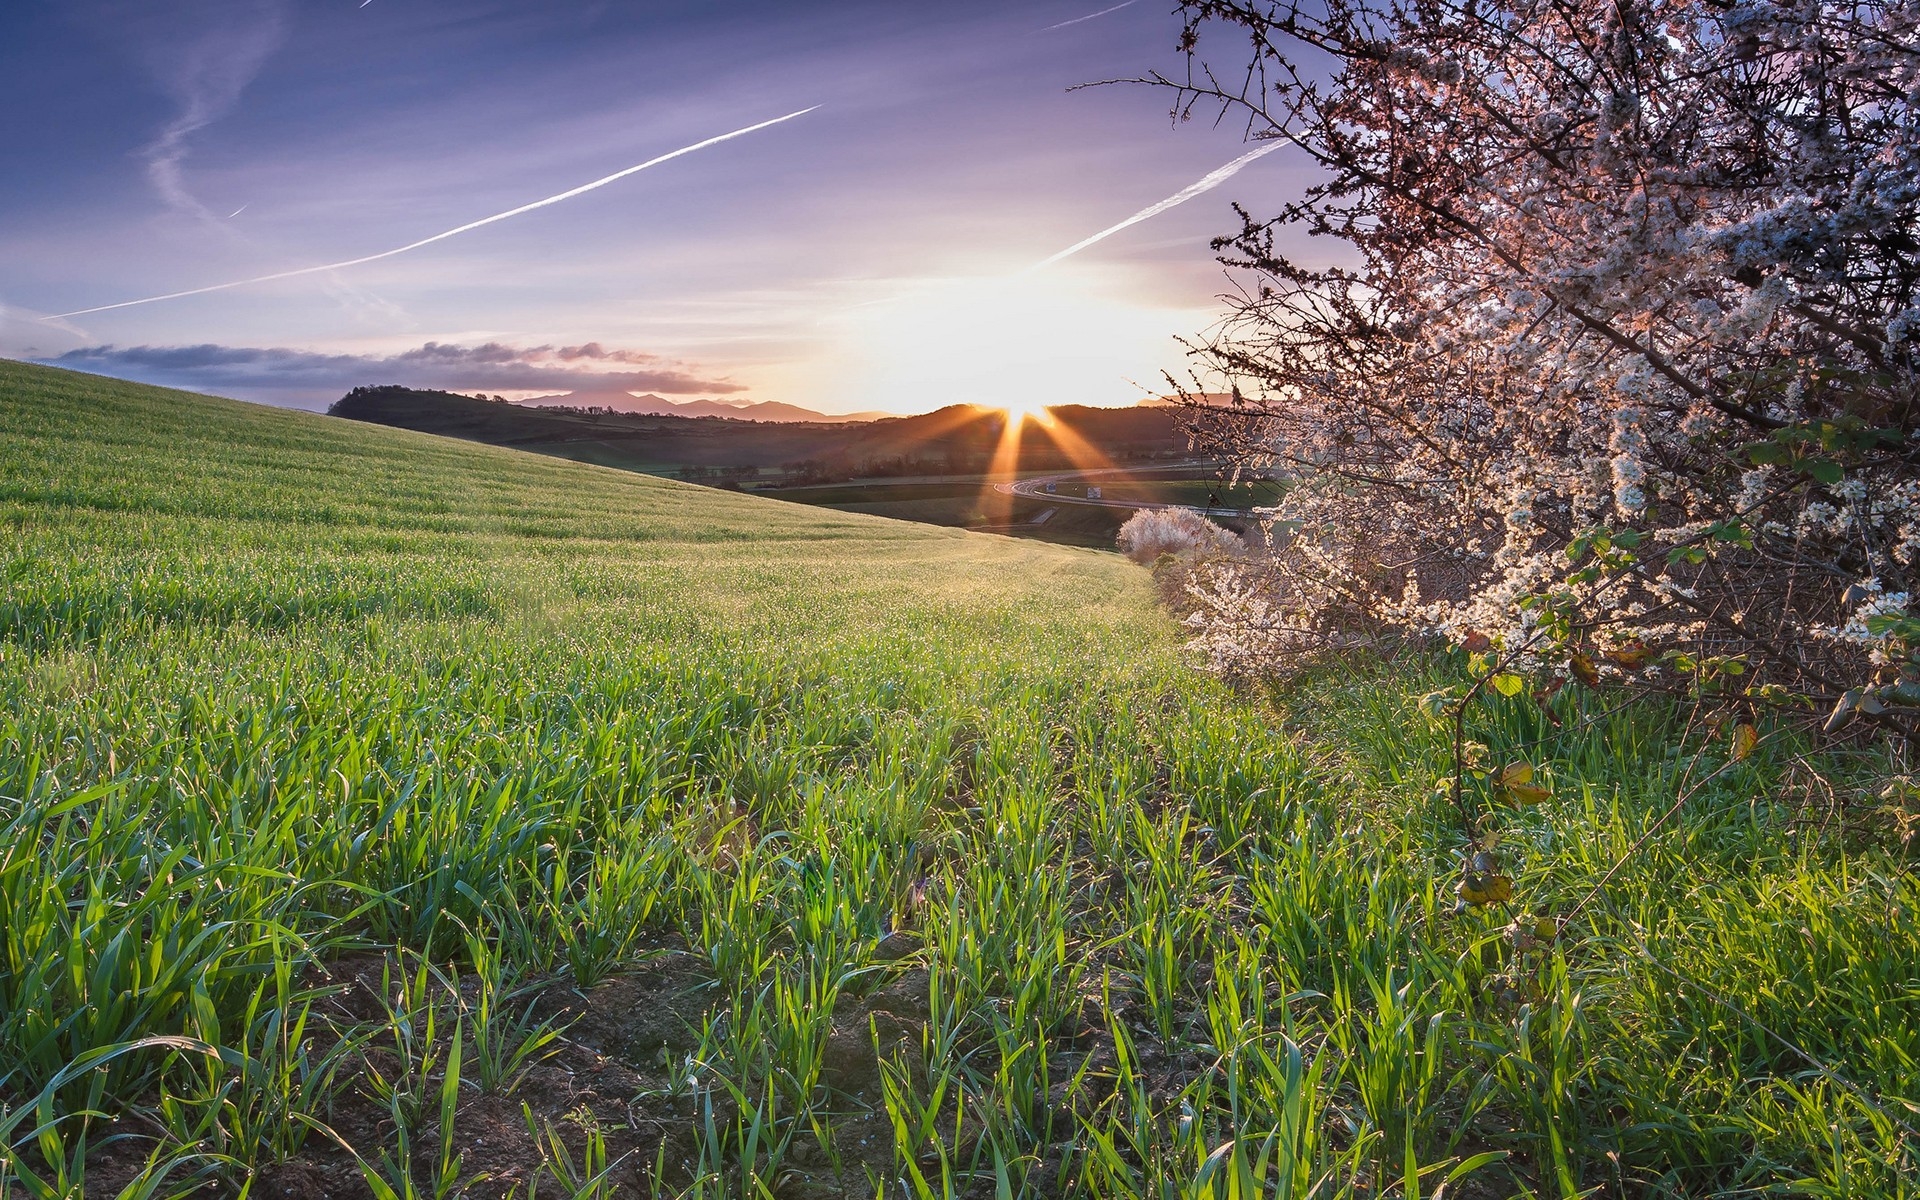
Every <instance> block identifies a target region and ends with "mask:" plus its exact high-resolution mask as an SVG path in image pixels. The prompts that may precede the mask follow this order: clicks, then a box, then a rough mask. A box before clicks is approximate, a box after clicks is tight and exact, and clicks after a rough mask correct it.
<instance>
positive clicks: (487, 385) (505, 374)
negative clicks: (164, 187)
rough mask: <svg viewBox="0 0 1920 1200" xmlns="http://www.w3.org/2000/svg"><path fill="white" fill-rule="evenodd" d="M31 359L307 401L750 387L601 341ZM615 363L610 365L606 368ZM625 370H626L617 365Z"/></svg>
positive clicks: (174, 350) (78, 353) (161, 349)
mask: <svg viewBox="0 0 1920 1200" xmlns="http://www.w3.org/2000/svg"><path fill="white" fill-rule="evenodd" d="M36 361H39V362H43V363H47V364H49V365H51V366H56V367H70V368H72V369H74V370H77V371H90V372H93V373H95V374H100V375H112V376H115V377H117V378H122V379H133V380H138V381H139V382H142V383H157V384H165V385H167V386H169V387H181V388H188V389H191V390H194V391H202V392H213V393H215V394H218V395H226V396H237V397H239V398H241V399H246V400H265V401H267V402H269V403H276V404H291V405H295V406H299V407H313V406H315V405H320V404H325V403H327V402H329V401H332V400H337V399H338V398H339V397H340V396H341V395H342V394H343V393H345V392H346V391H347V390H348V389H350V388H354V387H359V386H362V385H367V384H386V383H398V384H405V385H408V386H411V387H424V388H440V389H445V390H448V391H456V392H523V391H541V392H567V391H579V390H588V391H646V392H661V393H664V394H667V395H709V396H713V395H730V394H733V393H736V392H742V391H745V390H746V388H745V387H744V386H743V385H741V384H737V383H734V382H732V381H730V380H726V379H709V378H704V377H702V376H700V375H698V374H695V373H693V372H692V371H691V370H690V369H689V368H688V367H687V366H686V365H685V364H682V363H677V362H674V361H673V360H670V359H666V358H662V357H661V356H659V355H654V354H647V353H643V352H641V351H635V350H621V349H609V348H607V347H604V346H602V345H600V344H599V343H598V342H587V343H585V344H584V345H579V346H555V345H542V346H512V345H508V344H507V343H505V342H483V343H481V344H479V345H476V346H461V345H455V344H453V343H448V342H427V343H425V344H424V345H420V346H416V347H414V348H413V349H411V350H403V351H401V352H399V353H397V354H387V355H375V354H324V353H321V352H318V351H313V350H297V349H290V348H286V347H254V346H219V345H213V344H211V343H208V344H204V345H198V346H124V347H123V346H87V347H83V348H81V349H78V350H69V351H67V352H66V353H65V354H61V355H58V356H56V357H52V358H42V359H37V360H36ZM609 367H611V368H612V369H609ZM622 368H624V369H622Z"/></svg>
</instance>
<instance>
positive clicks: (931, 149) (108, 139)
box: [0, 0, 1309, 412]
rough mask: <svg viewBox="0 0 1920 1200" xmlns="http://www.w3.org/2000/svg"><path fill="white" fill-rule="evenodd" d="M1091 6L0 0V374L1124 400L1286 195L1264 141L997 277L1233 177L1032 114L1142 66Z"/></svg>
mask: <svg viewBox="0 0 1920 1200" xmlns="http://www.w3.org/2000/svg"><path fill="white" fill-rule="evenodd" d="M1106 7H1108V5H1106V4H1103V3H1101V2H1100V0H1026V2H1023V3H997V2H992V0H976V2H971V3H958V4H941V5H935V4H902V3H897V2H886V3H804V2H790V3H781V4H776V3H733V4H719V3H691V2H689V3H651V2H650V3H612V2H606V0H547V2H543V3H540V4H526V3H508V2H496V3H485V2H480V0H461V2H455V0H368V3H366V4H365V5H364V6H362V5H361V4H360V2H359V0H305V2H302V3H293V2H291V0H191V2H189V0H112V2H100V0H10V2H9V3H7V4H5V5H0V111H3V112H5V113H6V114H7V117H6V119H5V121H4V122H0V153H4V155H5V161H6V162H7V164H8V169H7V170H6V171H5V172H4V173H0V355H7V356H13V357H31V358H38V359H42V360H48V361H56V362H61V363H63V364H65V365H72V366H77V367H80V368H82V369H85V370H92V371H99V372H102V373H106V374H112V375H120V376H124V377H127V378H135V379H142V380H148V381H151V382H158V383H166V384H170V385H173V386H179V387H188V388H194V389H198V390H203V391H210V392H217V393H220V394H223V395H231V396H239V397H243V398H247V399H257V400H268V401H272V402H275V403H285V404H298V405H303V406H307V407H319V406H323V405H325V404H326V403H327V402H328V401H330V400H332V399H334V398H336V397H337V396H338V395H339V394H340V393H341V392H343V391H345V390H346V389H347V388H348V387H351V386H354V385H356V384H363V383H388V382H400V383H409V384H414V385H418V386H438V387H447V388H452V389H454V390H460V391H487V392H505V393H508V394H530V393H535V392H546V391H564V390H568V389H569V388H571V387H575V386H586V387H593V388H602V387H606V386H620V387H627V388H629V389H630V390H637V391H653V392H660V393H662V394H667V395H672V396H674V397H676V398H680V399H688V398H693V397H697V396H719V395H725V396H729V397H732V398H743V397H744V398H752V399H762V400H782V401H786V402H789V403H795V404H802V405H806V406H808V407H812V408H816V409H820V410H823V411H831V412H844V411H853V410H861V409H875V408H880V409H890V410H893V411H901V412H911V411H922V410H925V409H929V408H933V407H937V406H938V405H941V404H946V403H952V402H955V401H958V400H974V401H978V402H981V403H1014V404H1021V405H1030V404H1033V403H1037V402H1038V403H1061V402H1083V403H1105V404H1127V403H1132V402H1134V401H1135V400H1138V399H1140V398H1141V397H1142V396H1144V395H1147V394H1148V393H1149V392H1150V391H1155V390H1159V388H1158V384H1159V379H1158V373H1159V372H1160V371H1161V370H1163V369H1177V368H1179V366H1180V364H1181V361H1182V360H1181V354H1180V352H1179V348H1178V346H1177V345H1176V344H1175V342H1174V340H1173V339H1174V337H1175V336H1176V335H1180V334H1191V333H1193V332H1195V331H1197V330H1199V329H1201V328H1203V327H1204V326H1205V325H1207V324H1208V323H1209V322H1210V320H1211V319H1212V318H1213V317H1214V316H1215V314H1216V313H1217V311H1218V309H1219V305H1218V304H1217V302H1216V301H1215V300H1214V297H1215V295H1216V294H1217V293H1219V292H1221V291H1223V290H1225V288H1226V286H1227V280H1226V278H1225V277H1224V275H1223V274H1222V273H1221V270H1220V268H1219V267H1218V266H1217V265H1216V264H1215V263H1214V262H1213V261H1212V256H1211V253H1210V251H1209V250H1208V249H1207V245H1206V243H1207V239H1208V238H1209V237H1211V236H1212V235H1215V234H1218V233H1223V232H1227V231H1228V230H1229V229H1230V228H1231V227H1232V225H1233V218H1232V215H1231V213H1230V211H1229V208H1228V204H1229V201H1230V200H1232V199H1240V200H1243V201H1250V202H1252V203H1253V204H1255V205H1256V206H1257V207H1262V208H1267V207H1271V206H1272V205H1274V204H1275V203H1276V202H1278V201H1280V200H1283V199H1285V198H1287V197H1290V196H1292V195H1295V194H1297V193H1298V191H1299V190H1300V187H1301V186H1302V184H1303V182H1304V179H1305V174H1304V173H1305V172H1306V171H1307V170H1308V169H1309V168H1308V167H1306V166H1305V165H1304V163H1303V161H1302V158H1301V156H1300V155H1299V154H1298V152H1296V151H1294V150H1292V149H1290V148H1282V149H1279V150H1277V151H1275V152H1274V153H1271V154H1268V155H1265V156H1264V157H1261V158H1260V159H1259V160H1258V161H1255V162H1251V163H1249V164H1248V165H1247V166H1246V167H1245V168H1244V170H1243V171H1242V172H1241V173H1240V174H1239V175H1237V176H1236V177H1235V178H1233V179H1232V180H1231V181H1229V182H1227V183H1225V184H1224V185H1223V186H1221V187H1219V188H1218V189H1217V190H1213V191H1210V192H1208V193H1206V194H1204V195H1200V196H1197V197H1195V198H1194V199H1192V200H1191V201H1190V202H1188V203H1186V204H1184V205H1181V206H1179V207H1176V208H1172V209H1170V210H1168V211H1165V212H1163V213H1160V214H1158V215H1156V216H1153V217H1152V218H1150V219H1148V220H1145V221H1142V222H1140V223H1138V224H1136V225H1133V226H1131V227H1129V228H1127V229H1125V230H1123V231H1121V232H1119V233H1116V234H1115V235H1113V236H1112V237H1110V238H1107V239H1105V240H1102V241H1099V242H1097V243H1095V244H1093V245H1089V246H1087V247H1086V248H1084V249H1082V250H1080V251H1078V252H1076V253H1074V254H1073V255H1071V256H1069V257H1066V258H1064V259H1061V260H1060V261H1058V262H1054V263H1051V264H1049V265H1047V266H1045V267H1044V268H1042V269H1039V270H1029V268H1032V267H1034V266H1035V264H1038V263H1040V262H1042V261H1043V260H1046V259H1048V258H1049V257H1050V256H1053V255H1055V254H1057V253H1059V252H1060V251H1062V250H1064V249H1066V248H1068V247H1070V246H1073V245H1074V244H1075V243H1078V242H1080V241H1082V240H1083V239H1085V238H1087V237H1088V236H1089V235H1092V234H1095V233H1097V232H1099V231H1101V230H1103V229H1106V228H1108V227H1110V226H1112V225H1114V224H1116V223H1118V222H1121V221H1123V220H1125V219H1126V218H1127V217H1129V216H1130V215H1132V214H1134V213H1137V212H1139V211H1140V210H1142V209H1144V208H1146V207H1148V206H1150V205H1153V204H1155V203H1156V202H1158V201H1161V200H1164V199H1166V198H1167V197H1169V196H1171V195H1173V194H1175V193H1177V192H1179V191H1180V190H1181V189H1183V188H1186V187H1188V186H1189V185H1191V184H1193V183H1194V182H1195V181H1196V180H1199V179H1200V178H1202V177H1203V176H1205V175H1207V174H1208V173H1209V172H1212V171H1214V170H1216V169H1218V168H1220V167H1221V166H1222V165H1223V164H1226V163H1228V162H1230V161H1232V160H1234V159H1236V158H1238V157H1240V156H1241V155H1242V154H1244V153H1246V152H1247V150H1248V149H1249V147H1248V146H1247V145H1246V144H1244V143H1243V142H1242V141H1241V138H1240V132H1241V130H1240V128H1239V127H1238V126H1234V125H1226V126H1222V127H1218V128H1216V127H1214V126H1212V125H1211V124H1209V123H1208V122H1205V121H1194V122H1191V123H1188V124H1185V125H1180V126H1177V127H1176V126H1174V125H1173V124H1172V123H1170V122H1169V120H1168V117H1167V106H1168V103H1169V100H1170V97H1169V96H1167V95H1165V94H1163V93H1158V92H1155V91H1152V90H1150V89H1146V88H1141V87H1106V88H1093V89H1086V90H1081V91H1074V92H1069V91H1068V90H1067V89H1068V88H1069V87H1070V86H1071V85H1074V84H1078V83H1084V82H1088V81H1092V80H1098V79H1103V78H1109V77H1116V76H1129V75H1136V74H1140V73H1142V72H1144V71H1147V70H1149V69H1151V68H1154V67H1160V68H1163V69H1173V68H1176V67H1177V66H1178V58H1177V56H1176V55H1175V53H1174V50H1173V44H1174V41H1175V38H1176V36H1177V34H1178V32H1179V25H1178V22H1177V20H1176V19H1175V18H1173V17H1172V16H1171V15H1170V14H1169V8H1170V5H1169V4H1168V3H1167V0H1135V2H1134V3H1131V4H1126V5H1122V6H1121V7H1119V8H1117V9H1115V10H1114V11H1110V12H1105V13H1102V14H1101V15H1098V16H1093V15H1091V14H1094V13H1097V12H1099V11H1100V10H1101V9H1103V8H1106ZM1080 18H1086V19H1080ZM1063 23H1064V24H1063ZM1050 26H1052V28H1049V27H1050ZM814 105H817V106H819V107H818V108H817V109H815V110H814V111H812V112H809V113H807V114H805V115H803V116H799V117H795V118H794V119H792V120H789V121H785V122H783V123H780V124H778V125H774V126H771V127H769V128H766V129H762V130H759V131H757V132H753V133H749V134H745V135H743V136H740V137H737V138H734V139H732V140H729V141H725V142H722V143H719V144H715V145H712V146H709V147H706V148H704V149H701V150H697V151H694V152H691V153H688V154H686V155H683V156H681V157H678V158H675V159H673V160H672V161H670V162H665V163H661V164H660V165H658V166H655V167H652V168H650V169H648V170H646V171H643V172H640V173H637V174H634V175H631V176H628V177H626V178H623V179H619V180H617V181H614V182H612V183H609V184H607V185H606V186H604V187H601V188H598V189H596V190H593V191H590V192H587V193H584V194H581V195H578V196H575V197H573V198H571V199H567V200H564V201H561V202H558V203H555V204H552V205H549V206H547V207H543V208H539V209H536V210H533V211H529V212H526V213H523V214H521V215H518V216H514V217H511V218H509V219H506V220H502V221H498V222H496V223H493V224H489V225H486V226H484V227H481V228H476V229H473V230H470V231H468V232H465V233H462V234H459V235H458V236H455V237H450V238H447V239H445V240H442V241H437V242H434V243H432V244H431V245H426V246H422V247H420V248H418V249H415V250H412V251H409V252H408V253H405V254H400V255H396V256H393V257H389V258H382V259H379V260H378V261H374V262H368V263H363V264H360V265H357V266H350V267H343V268H341V269H338V270H334V271H326V272H317V273H311V274H306V275H301V276H297V277H293V278H287V279H280V280H275V281H270V282H264V283H258V284H253V285H249V286H245V287H238V288H232V289H227V290H222V291H215V292H210V293H207V294H203V295H195V296H186V297H181V298H177V299H170V300H163V301H158V302H154V303H148V304H137V305H132V306H129V307H124V308H114V309H110V310H107V311H101V312H93V313H87V314H85V315H80V316H73V317H69V318H66V319H64V320H56V321H47V320H42V319H41V318H42V317H45V316H47V315H49V314H57V313H66V312H72V311H74V310H78V309H89V308H95V307H97V306H102V305H113V304H118V303H121V302H124V301H130V300H138V299H142V298H145V297H150V296H155V295H160V294H163V293H170V292H178V291H184V290H190V289H194V288H200V287H206V286H209V285H215V284H222V283H227V282H231V281H235V280H242V279H250V278H253V277H256V276H261V275H267V274H274V273H279V272H284V271H290V270H296V269H299V268H303V267H309V266H313V265H317V264H324V263H333V262H341V261H344V260H348V259H354V258H360V257H363V256H367V255H374V254H379V253H380V252H383V251H387V250H391V249H394V248H396V247H399V246H403V245H407V244H409V243H413V242H417V241H420V240H421V239H423V238H429V237H431V236H433V235H435V234H438V233H441V232H444V231H447V230H450V229H454V228H456V227H459V226H462V225H466V224H468V223H470V222H474V221H477V220H479V219H481V218H484V217H488V216H491V215H493V214H496V213H501V212H504V211H507V210H510V209H514V208H517V207H519V206H522V205H526V204H529V203H530V202H533V201H537V200H541V199H543V198H546V197H549V196H552V195H554V194H556V193H560V192H563V191H566V190H568V189H571V188H574V187H577V186H579V185H581V184H585V183H588V182H590V181H593V180H596V179H600V178H602V177H604V176H607V175H610V174H612V173H614V172H617V171H621V170H623V169H624V168H627V167H631V166H634V165H636V164H638V163H641V162H643V161H645V160H647V159H650V158H654V157H656V156H658V155H661V154H664V153H667V152H670V151H673V150H677V149H680V148H681V147H685V146H688V145H690V144H693V143H697V142H700V141H703V140H705V139H708V138H712V137H715V136H716V135H720V134H725V133H728V132H730V131H733V130H737V129H741V128H743V127H745V126H749V125H753V124H756V123H758V122H762V121H767V120H770V119H772V118H775V117H780V116H782V115H784V114H787V113H791V112H794V111H795V110H798V109H802V108H807V107H809V106H814ZM603 375H604V376H608V378H605V379H602V378H598V377H599V376H603Z"/></svg>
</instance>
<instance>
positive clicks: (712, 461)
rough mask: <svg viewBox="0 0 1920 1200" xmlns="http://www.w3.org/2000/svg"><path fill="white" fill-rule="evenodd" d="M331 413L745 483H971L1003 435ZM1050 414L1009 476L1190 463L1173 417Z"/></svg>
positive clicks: (411, 397)
mask: <svg viewBox="0 0 1920 1200" xmlns="http://www.w3.org/2000/svg"><path fill="white" fill-rule="evenodd" d="M330 411H331V412H332V413H333V414H334V415H336V416H342V417H348V418H350V419H352V420H356V421H368V422H374V423H378V424H382V425H392V426H396V427H398V428H403V429H413V430H417V431H420V432H424V433H438V434H445V435H447V436H450V437H459V438H466V439H469V440H472V441H481V442H488V443H491V444H494V445H503V446H514V447H516V448H519V449H524V450H533V451H537V452H539V453H543V454H553V455H557V456H560V457H563V458H572V459H577V460H580V461H585V462H595V463H600V464H603V465H606V466H616V467H624V468H627V469H629V470H639V471H651V472H656V473H669V472H671V471H673V470H676V469H682V468H685V467H700V468H708V469H719V470H723V471H733V472H735V473H737V474H740V475H742V476H746V477H751V476H754V475H756V474H758V473H761V472H764V473H767V474H769V475H782V474H792V473H796V472H797V473H801V474H804V475H807V476H808V477H809V478H815V479H823V478H829V477H831V478H850V477H853V476H857V475H868V474H881V475H926V474H942V475H956V474H979V473H981V472H983V471H985V470H987V469H988V467H989V466H991V465H993V464H994V462H995V454H996V451H997V450H998V448H999V446H1000V443H1001V440H1002V437H1003V436H1004V433H1005V429H1006V414H1005V413H1003V412H1001V411H999V410H997V409H987V408H975V407H967V406H956V407H952V408H944V409H941V410H939V411H937V412H932V413H928V414H925V415H924V416H917V417H896V418H890V419H887V420H880V421H833V422H804V421H778V422H775V421H751V420H737V419H732V418H723V417H706V418H694V417H686V416H678V415H664V416H662V415H649V414H638V413H630V412H613V411H608V410H571V409H562V408H529V407H524V406H521V405H511V404H501V403H497V402H492V401H485V400H476V399H474V398H472V397H469V396H460V395H455V394H452V393H447V392H427V391H418V390H413V389H408V388H358V389H355V390H354V391H353V392H352V393H349V394H348V395H347V396H346V397H344V398H343V399H342V400H340V401H339V402H338V403H337V404H335V405H334V406H333V408H332V409H331V410H330ZM1053 416H1054V419H1055V420H1057V421H1058V422H1059V424H1060V425H1061V426H1062V427H1064V429H1065V430H1066V431H1067V434H1066V435H1064V436H1062V437H1056V436H1055V435H1053V434H1052V433H1049V432H1048V430H1047V429H1046V428H1045V427H1044V426H1040V425H1037V424H1036V425H1034V426H1032V427H1030V429H1029V430H1028V431H1026V435H1025V436H1023V437H1022V439H1021V441H1020V454H1019V457H1018V459H1017V460H1016V461H1015V463H1014V468H1013V469H1016V470H1047V469H1059V468H1066V467H1071V466H1074V465H1076V463H1075V461H1074V458H1073V456H1072V455H1071V454H1070V453H1068V451H1067V449H1065V448H1063V447H1078V446H1079V445H1080V444H1082V443H1084V444H1086V445H1089V446H1091V447H1093V449H1094V450H1096V451H1097V452H1098V453H1100V454H1101V455H1103V456H1104V457H1106V458H1107V459H1109V460H1111V461H1112V462H1114V463H1127V462H1145V461H1153V460H1156V459H1171V458H1177V457H1180V456H1181V455H1183V454H1185V453H1186V446H1187V443H1186V438H1185V435H1184V434H1182V433H1181V432H1180V429H1179V427H1178V422H1177V418H1176V415H1175V413H1174V412H1173V411H1172V410H1169V409H1165V408H1148V409H1140V408H1132V409H1098V408H1080V407H1071V406H1070V407H1063V408H1059V409H1055V410H1053Z"/></svg>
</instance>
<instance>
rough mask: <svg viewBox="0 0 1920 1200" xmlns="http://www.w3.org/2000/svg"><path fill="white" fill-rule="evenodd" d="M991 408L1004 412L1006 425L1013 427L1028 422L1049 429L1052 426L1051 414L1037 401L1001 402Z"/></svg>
mask: <svg viewBox="0 0 1920 1200" xmlns="http://www.w3.org/2000/svg"><path fill="white" fill-rule="evenodd" d="M993 407H995V408H998V409H1000V410H1001V411H1003V412H1005V413H1006V414H1007V423H1008V424H1009V425H1011V426H1014V427H1018V426H1021V425H1025V424H1026V423H1027V422H1028V421H1032V422H1033V423H1034V424H1036V425H1045V426H1049V427H1050V426H1052V425H1053V413H1052V412H1050V411H1049V410H1048V408H1047V406H1046V404H1045V402H1043V401H1041V400H1038V399H1033V400H1002V401H999V402H998V403H996V404H995V405H994V406H993Z"/></svg>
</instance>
